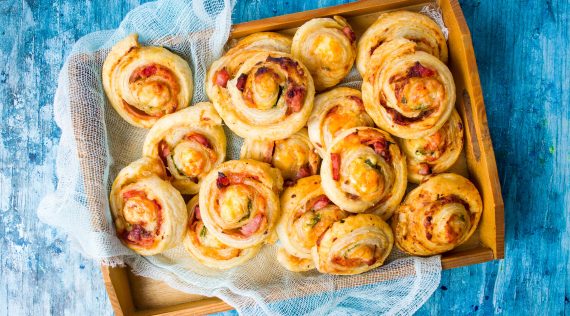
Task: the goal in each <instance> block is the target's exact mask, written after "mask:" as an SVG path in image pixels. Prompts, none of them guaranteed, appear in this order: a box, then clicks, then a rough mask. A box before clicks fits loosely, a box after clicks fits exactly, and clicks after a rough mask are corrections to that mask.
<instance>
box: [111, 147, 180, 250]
mask: <svg viewBox="0 0 570 316" xmlns="http://www.w3.org/2000/svg"><path fill="white" fill-rule="evenodd" d="M165 178H166V174H165V170H164V167H163V166H162V164H161V163H160V161H159V160H156V159H152V158H148V157H144V158H141V159H139V160H136V161H134V162H133V163H131V164H130V165H128V166H126V167H125V168H123V169H122V170H121V171H120V172H119V174H118V175H117V177H116V178H115V181H114V182H113V185H112V187H111V194H110V196H109V201H110V206H111V214H112V216H113V221H114V223H115V228H116V230H117V236H118V237H119V239H120V240H121V242H123V244H125V245H126V246H127V247H129V248H131V249H132V250H134V251H135V252H137V253H139V254H141V255H145V256H149V255H155V254H159V253H161V252H163V251H165V250H168V249H170V248H172V247H174V246H175V245H177V244H178V243H180V242H182V238H183V236H184V234H185V233H186V220H187V214H186V205H185V204H184V199H183V198H182V195H180V192H178V191H177V190H176V189H175V188H174V187H173V186H172V185H171V184H170V183H169V182H168V181H166V180H164V179H165Z"/></svg>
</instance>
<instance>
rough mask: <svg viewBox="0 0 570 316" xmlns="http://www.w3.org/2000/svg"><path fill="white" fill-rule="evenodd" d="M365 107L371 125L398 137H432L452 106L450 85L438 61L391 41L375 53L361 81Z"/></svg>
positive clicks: (403, 41)
mask: <svg viewBox="0 0 570 316" xmlns="http://www.w3.org/2000/svg"><path fill="white" fill-rule="evenodd" d="M362 99H363V101H364V107H365V108H366V111H367V112H368V114H369V115H370V116H371V117H372V119H373V120H374V122H375V123H376V125H377V126H378V127H380V128H382V129H383V130H385V131H387V132H389V133H390V134H393V135H394V136H397V137H400V138H408V139H414V138H420V137H423V136H427V135H429V134H433V133H434V132H435V131H437V130H438V129H439V128H440V127H441V126H442V125H443V124H444V123H445V121H447V119H448V118H449V116H450V115H451V111H453V108H454V106H455V82H454V81H453V76H452V75H451V72H450V71H449V69H448V68H447V66H446V65H445V64H444V63H443V62H441V61H440V60H439V59H437V58H436V57H434V56H433V55H430V54H428V53H426V52H423V51H420V50H418V45H417V44H416V43H414V42H412V41H409V40H406V39H395V40H392V41H390V42H386V43H384V44H382V45H381V46H380V47H379V48H378V49H376V50H375V51H374V54H373V55H372V58H371V59H370V61H369V63H368V67H367V70H366V73H365V74H364V76H363V82H362Z"/></svg>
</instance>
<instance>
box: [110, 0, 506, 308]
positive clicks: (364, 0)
mask: <svg viewBox="0 0 570 316" xmlns="http://www.w3.org/2000/svg"><path fill="white" fill-rule="evenodd" d="M426 2H428V1H426V0H383V1H380V0H361V1H357V2H352V3H348V4H342V5H337V6H332V7H325V8H320V9H315V10H309V11H303V12H297V13H292V14H287V15H282V16H277V17H271V18H266V19H261V20H255V21H249V22H244V23H240V24H237V25H235V26H234V27H232V31H231V35H230V38H239V37H242V36H244V35H246V34H249V33H252V32H261V31H270V30H280V29H287V28H293V27H297V26H300V25H301V24H302V23H303V22H304V21H306V20H307V17H310V18H313V17H317V16H331V15H335V14H340V15H343V16H358V15H364V14H367V13H371V12H379V11H387V10H393V9H397V8H402V7H405V6H412V5H417V4H425V3H426ZM438 2H439V4H440V6H448V8H449V9H450V10H451V13H452V14H453V15H454V18H455V20H456V22H457V23H458V27H459V30H460V31H461V37H462V42H463V47H464V49H465V55H466V56H464V57H465V58H466V59H467V70H468V73H469V75H470V78H469V81H470V82H467V83H466V86H470V87H471V98H470V100H469V102H472V103H473V109H475V110H476V111H477V113H476V115H477V117H478V121H479V122H478V123H479V124H477V125H478V128H479V129H480V130H479V131H478V135H474V136H473V137H476V138H482V139H483V143H484V144H483V145H478V146H479V147H480V148H478V150H481V151H482V152H480V153H479V154H480V155H481V156H483V157H484V158H485V159H484V166H485V168H486V171H487V173H488V174H489V178H490V179H489V181H490V182H491V183H492V186H493V191H492V194H493V200H492V201H493V204H494V218H493V219H492V220H493V221H494V224H495V236H493V237H494V240H491V241H490V242H494V247H493V248H494V249H491V248H488V247H484V246H483V245H481V246H480V247H478V248H474V249H469V250H464V251H458V252H452V253H447V254H444V255H443V256H442V260H441V263H442V268H443V269H452V268H458V267H463V266H467V265H473V264H478V263H483V262H487V261H491V260H494V259H502V258H504V204H503V199H502V195H501V190H500V182H499V178H498V172H497V166H496V162H495V155H494V151H493V147H492V145H491V143H490V142H491V141H490V136H489V130H488V125H487V118H486V113H485V105H484V102H483V93H482V90H481V85H480V82H479V73H478V70H477V64H476V60H475V53H474V50H473V46H472V41H471V35H470V32H469V28H468V26H467V23H466V21H465V18H464V16H463V12H462V10H461V7H460V5H459V2H458V0H439V1H438ZM468 97H469V96H468ZM126 269H128V267H108V266H103V265H102V266H101V271H102V274H103V279H104V283H105V287H106V288H107V293H108V296H109V300H110V302H111V305H112V307H113V310H114V311H115V313H116V314H117V315H141V316H142V315H169V316H173V315H187V314H190V313H191V314H193V315H198V314H207V313H215V312H222V311H227V310H231V309H233V308H232V307H231V306H230V305H228V304H226V303H225V302H223V301H222V300H220V299H218V298H215V297H213V298H204V299H201V300H198V301H193V302H188V303H183V304H178V305H174V306H168V307H162V308H154V309H146V310H137V309H136V307H135V306H134V303H133V300H132V297H131V291H130V288H129V280H128V278H127V270H126Z"/></svg>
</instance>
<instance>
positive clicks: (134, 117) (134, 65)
mask: <svg viewBox="0 0 570 316" xmlns="http://www.w3.org/2000/svg"><path fill="white" fill-rule="evenodd" d="M102 80H103V88H104V90H105V93H106V94H107V97H108V98H109V101H110V102H111V105H112V106H113V108H115V110H116V111H117V113H119V115H121V117H122V118H123V119H125V120H126V121H127V122H129V123H130V124H132V125H134V126H137V127H142V128H150V127H151V126H152V125H154V123H155V122H156V121H157V120H158V119H159V118H161V117H162V116H164V115H166V114H169V113H174V112H176V111H178V110H181V109H183V108H185V107H187V106H188V105H189V104H190V100H191V99H192V92H193V89H194V86H193V82H192V71H191V70H190V66H188V63H187V62H186V61H185V60H184V59H182V58H181V57H180V56H178V55H176V54H174V53H172V52H170V51H169V50H168V49H166V48H163V47H143V46H140V44H139V43H138V35H137V34H132V35H129V36H127V37H126V38H124V39H123V40H121V41H120V42H118V43H117V44H116V45H115V46H113V48H112V49H111V52H110V53H109V55H107V58H106V59H105V62H104V64H103V77H102Z"/></svg>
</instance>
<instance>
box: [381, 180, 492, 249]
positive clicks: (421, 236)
mask: <svg viewBox="0 0 570 316" xmlns="http://www.w3.org/2000/svg"><path fill="white" fill-rule="evenodd" d="M482 210H483V202H482V201H481V196H480V195H479V192H478V191H477V188H475V186H474V185H473V184H472V183H471V182H470V181H469V180H467V179H465V178H464V177H462V176H459V175H456V174H453V173H442V174H439V175H435V176H432V177H430V178H428V179H427V181H425V182H424V183H422V184H420V185H419V186H418V187H417V188H415V189H414V190H412V191H411V192H410V193H409V194H408V195H407V196H406V199H405V200H404V202H403V203H402V205H400V207H399V208H398V210H397V211H396V213H395V214H394V217H393V218H392V228H393V229H394V234H395V237H396V245H397V246H398V248H400V249H401V250H403V251H405V252H407V253H409V254H412V255H417V256H430V255H435V254H440V253H443V252H446V251H448V250H451V249H453V248H455V247H456V246H458V245H460V244H462V243H463V242H465V241H466V240H467V239H469V237H471V235H473V232H475V229H476V228H477V224H478V223H479V219H480V217H481V212H482Z"/></svg>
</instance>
